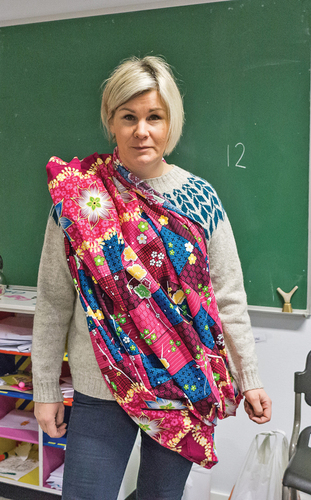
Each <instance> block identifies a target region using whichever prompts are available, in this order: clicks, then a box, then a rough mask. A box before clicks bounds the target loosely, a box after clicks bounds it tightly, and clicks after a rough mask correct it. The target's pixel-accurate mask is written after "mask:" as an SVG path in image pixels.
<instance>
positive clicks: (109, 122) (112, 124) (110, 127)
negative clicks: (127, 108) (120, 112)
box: [108, 117, 115, 136]
mask: <svg viewBox="0 0 311 500" xmlns="http://www.w3.org/2000/svg"><path fill="white" fill-rule="evenodd" d="M108 126H109V130H110V133H111V134H112V135H113V136H114V135H115V128H114V119H113V117H112V118H110V120H109V121H108Z"/></svg>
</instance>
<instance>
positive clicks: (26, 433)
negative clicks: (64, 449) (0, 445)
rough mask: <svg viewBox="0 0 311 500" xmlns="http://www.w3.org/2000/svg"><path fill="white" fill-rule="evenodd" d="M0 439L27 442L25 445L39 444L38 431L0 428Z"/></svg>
mask: <svg viewBox="0 0 311 500" xmlns="http://www.w3.org/2000/svg"><path fill="white" fill-rule="evenodd" d="M0 437H3V438H5V439H14V440H15V441H27V443H35V444H38V443H39V438H38V431H30V430H20V429H11V428H10V427H0Z"/></svg>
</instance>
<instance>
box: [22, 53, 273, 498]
mask: <svg viewBox="0 0 311 500" xmlns="http://www.w3.org/2000/svg"><path fill="white" fill-rule="evenodd" d="M102 121H103V124H104V125H105V127H106V129H107V131H108V134H109V135H110V136H112V138H113V139H114V140H115V142H116V143H117V148H116V149H115V151H114V153H113V155H98V154H97V153H95V154H94V155H92V156H90V157H88V158H85V159H84V160H82V161H81V162H80V161H79V160H78V159H77V158H75V159H73V160H72V162H70V163H69V164H67V163H65V162H63V161H62V160H60V159H59V158H55V157H53V158H51V160H50V162H49V164H48V178H49V189H50V192H51V195H52V198H53V202H54V206H55V209H54V212H53V217H52V216H51V217H50V218H49V221H48V226H47V231H46V236H45V242H44V247H43V252H42V258H41V263H40V270H39V278H38V304H37V309H36V315H35V325H34V340H33V352H32V359H33V379H34V380H33V382H34V400H35V415H36V417H37V420H38V422H39V424H40V426H41V427H42V429H43V430H44V431H45V432H47V433H48V434H49V435H50V436H51V437H60V436H63V435H64V433H65V431H66V424H64V423H63V416H64V409H63V403H62V396H61V393H60V390H59V383H58V381H59V375H60V370H61V363H62V358H63V352H64V350H65V344H66V339H67V342H68V356H69V364H70V369H71V373H72V378H73V385H74V389H75V396H74V403H73V408H72V413H71V420H70V426H69V431H68V437H67V450H66V461H65V473H64V486H63V498H64V499H65V500H72V499H89V498H92V499H102V498H105V499H116V498H117V495H118V490H119V487H120V484H121V481H122V477H123V474H124V471H125V467H126V464H127V461H128V458H129V455H130V452H131V449H132V446H133V443H134V441H135V438H136V434H137V425H138V426H139V427H140V428H141V429H142V431H144V432H142V445H141V466H140V471H139V477H138V483H137V498H139V499H140V500H147V499H148V500H152V499H157V500H159V499H162V500H165V499H167V500H168V499H169V500H175V499H176V500H177V499H180V498H181V496H182V492H183V488H184V484H185V481H186V479H187V476H188V474H189V471H190V468H191V464H192V462H197V463H199V464H200V465H202V466H203V467H206V468H210V467H211V466H212V465H213V464H215V463H216V462H217V457H216V455H215V450H214V447H213V431H214V425H215V423H216V420H217V418H223V417H225V416H227V415H230V414H234V413H235V408H236V407H237V405H238V403H239V401H240V398H241V394H240V393H243V394H244V396H245V409H246V412H247V413H248V415H249V417H250V419H252V420H253V421H255V422H257V423H265V422H267V421H269V419H270V415H271V402H270V399H269V398H268V396H267V395H266V393H265V391H264V390H263V389H262V384H261V382H260V380H259V377H258V372H257V361H256V355H255V351H254V340H253V336H252V333H251V328H250V322H249V317H248V315H247V305H246V297H245V292H244V288H243V278H242V273H241V267H240V263H239V259H238V256H237V252H236V247H235V242H234V238H233V235H232V231H231V228H230V224H229V221H228V218H227V216H226V214H225V212H224V210H223V208H222V205H221V203H220V201H219V199H218V197H217V194H216V193H215V191H214V189H213V188H212V187H211V186H210V185H209V184H208V183H207V182H206V181H204V180H202V179H199V178H198V177H195V176H194V175H192V174H190V173H189V172H187V171H186V170H183V169H181V168H179V167H177V166H174V165H169V164H168V163H166V162H165V161H164V160H163V156H164V155H167V154H169V153H170V152H171V151H172V150H173V149H174V147H175V145H176V143H177V142H178V140H179V138H180V135H181V131H182V125H183V106H182V99H181V96H180V93H179V91H178V88H177V86H176V83H175V81H174V78H173V75H172V73H171V70H170V68H169V66H168V65H167V64H166V63H165V62H164V61H163V60H162V59H161V58H157V57H152V56H150V57H145V58H143V59H137V58H132V59H130V60H127V61H125V62H123V63H122V64H120V66H119V67H117V68H116V70H115V71H114V72H113V74H112V75H111V77H110V78H109V79H108V80H107V81H106V82H105V89H104V92H103V98H102ZM162 195H163V196H164V197H163V196H162ZM64 236H65V238H64ZM205 238H206V241H205ZM64 240H65V245H64ZM207 253H208V254H209V260H210V269H209V260H208V256H207ZM211 281H212V284H213V288H212V285H211ZM76 291H77V292H78V294H77V293H76ZM214 294H215V296H214ZM215 297H216V300H217V304H218V309H219V316H218V310H217V306H216V301H215ZM221 327H222V328H223V334H222V331H221ZM67 332H68V338H67ZM89 332H90V333H89ZM225 346H226V347H225ZM94 353H95V355H94ZM226 354H227V356H228V359H229V366H230V371H231V374H232V376H233V378H234V381H235V382H234V381H233V382H232V380H231V378H230V374H229V372H228V364H227V358H226ZM235 385H236V386H237V387H238V389H239V391H240V392H239V391H238V390H236V389H235V388H234V386H235Z"/></svg>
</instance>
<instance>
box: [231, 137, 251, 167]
mask: <svg viewBox="0 0 311 500" xmlns="http://www.w3.org/2000/svg"><path fill="white" fill-rule="evenodd" d="M238 146H240V147H242V154H241V156H240V158H239V159H238V161H237V162H236V164H235V165H234V166H235V167H240V168H246V167H245V166H244V165H241V164H240V161H241V160H242V158H243V156H244V153H245V146H244V144H243V143H242V142H238V143H237V144H236V145H235V146H234V147H235V148H237V147H238ZM227 166H228V167H230V146H229V144H228V146H227Z"/></svg>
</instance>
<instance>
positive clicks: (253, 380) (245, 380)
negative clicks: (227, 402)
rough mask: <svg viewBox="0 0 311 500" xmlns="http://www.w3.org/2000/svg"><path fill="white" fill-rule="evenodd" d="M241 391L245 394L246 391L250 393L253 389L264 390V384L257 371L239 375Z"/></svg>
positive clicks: (238, 381)
mask: <svg viewBox="0 0 311 500" xmlns="http://www.w3.org/2000/svg"><path fill="white" fill-rule="evenodd" d="M237 383H238V386H239V389H240V391H241V392H242V393H243V394H244V392H246V391H250V390H252V389H262V388H263V384H262V382H261V380H260V378H259V377H258V373H257V370H256V371H247V372H244V373H243V372H242V373H239V379H238V380H237Z"/></svg>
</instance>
